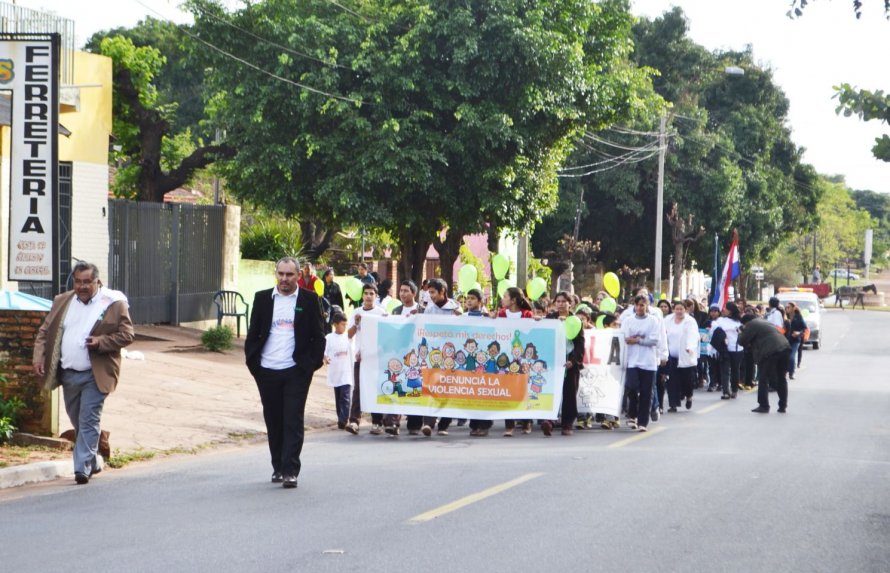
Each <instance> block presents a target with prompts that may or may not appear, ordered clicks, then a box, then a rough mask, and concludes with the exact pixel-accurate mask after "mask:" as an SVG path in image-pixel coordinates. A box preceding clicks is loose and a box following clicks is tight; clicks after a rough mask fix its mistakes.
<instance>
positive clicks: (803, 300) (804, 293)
mask: <svg viewBox="0 0 890 573" xmlns="http://www.w3.org/2000/svg"><path fill="white" fill-rule="evenodd" d="M776 298H778V299H779V302H780V303H781V304H782V306H784V305H785V303H786V302H789V301H790V302H793V303H794V304H796V305H797V306H798V307H800V312H801V313H802V314H804V315H806V316H804V320H805V321H806V323H807V328H809V329H810V338H809V340H807V341H806V342H804V346H806V345H807V344H809V345H811V346H812V347H813V350H819V346H821V345H822V306H821V305H820V304H819V297H818V296H816V293H814V292H813V289H811V288H780V289H779V292H778V293H776ZM804 311H806V312H804Z"/></svg>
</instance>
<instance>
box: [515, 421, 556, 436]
mask: <svg viewBox="0 0 890 573" xmlns="http://www.w3.org/2000/svg"><path fill="white" fill-rule="evenodd" d="M530 431H531V428H529V432H530ZM541 431H542V432H544V435H545V436H549V435H551V434H552V433H553V422H550V421H547V420H544V421H543V422H541ZM522 432H523V433H528V432H526V431H525V427H523V428H522Z"/></svg>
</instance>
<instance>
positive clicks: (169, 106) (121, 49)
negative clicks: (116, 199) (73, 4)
mask: <svg viewBox="0 0 890 573" xmlns="http://www.w3.org/2000/svg"><path fill="white" fill-rule="evenodd" d="M171 26H173V25H170V24H165V23H161V22H158V21H156V20H151V19H149V20H147V21H145V22H142V23H140V24H139V26H137V27H136V29H134V31H132V34H133V35H134V36H135V37H137V38H138V39H140V40H141V41H145V42H148V41H151V40H156V42H157V43H158V44H160V45H162V46H164V49H166V50H169V51H173V52H176V51H177V50H180V49H181V48H180V47H179V43H178V39H177V38H176V37H175V34H174V30H173V29H171ZM88 48H91V49H94V50H97V51H98V52H99V53H101V54H102V55H105V56H108V57H110V58H111V59H112V61H113V68H112V69H113V71H112V74H113V82H114V95H113V132H114V136H115V141H116V145H117V146H119V147H120V150H119V151H115V152H113V153H112V159H113V160H115V162H117V163H119V164H120V165H121V167H120V169H119V170H118V176H117V179H116V181H115V193H116V194H118V195H122V196H132V197H135V198H137V199H140V200H142V201H153V202H161V201H163V200H164V194H165V193H167V192H168V191H172V190H173V189H176V188H177V187H180V186H182V185H184V184H185V183H187V182H188V181H189V180H190V179H191V177H192V176H193V175H194V173H195V171H197V170H199V169H202V168H204V167H206V166H208V165H210V164H211V163H213V162H214V161H215V160H216V159H219V158H221V157H227V156H229V155H231V151H232V150H231V149H230V148H228V147H227V146H225V145H202V144H201V142H200V141H199V140H197V139H196V138H194V137H193V135H192V132H191V126H189V125H187V126H185V127H181V128H180V129H179V130H177V129H176V117H177V116H176V111H177V109H178V107H179V104H178V103H177V101H176V99H174V98H177V97H179V96H180V95H182V94H183V91H182V90H181V89H179V90H176V89H173V88H172V85H188V86H192V87H191V88H190V89H196V88H194V86H196V85H197V86H200V85H201V80H200V75H197V77H195V76H194V75H193V76H192V77H190V78H186V77H182V76H183V74H178V76H179V77H178V80H177V82H176V83H175V84H167V85H166V86H165V87H166V88H167V89H166V91H164V92H161V91H159V89H158V78H159V76H160V74H161V72H162V70H164V69H165V66H167V64H168V60H167V58H166V57H165V56H164V55H163V53H162V50H161V49H159V48H157V47H155V46H153V45H149V44H145V45H141V46H137V45H136V44H135V43H134V42H133V40H132V39H130V38H129V37H127V36H124V35H108V33H99V34H96V35H94V36H93V38H92V39H91V40H90V42H89V43H88ZM180 71H181V70H180ZM171 75H173V74H171ZM188 80H190V81H188ZM194 99H195V98H183V100H184V101H186V102H187V103H188V104H189V108H190V109H193V108H194V103H193V102H194Z"/></svg>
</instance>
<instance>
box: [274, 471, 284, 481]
mask: <svg viewBox="0 0 890 573" xmlns="http://www.w3.org/2000/svg"><path fill="white" fill-rule="evenodd" d="M283 480H284V477H283V476H282V475H281V472H275V473H273V474H272V483H281V482H282V481H283Z"/></svg>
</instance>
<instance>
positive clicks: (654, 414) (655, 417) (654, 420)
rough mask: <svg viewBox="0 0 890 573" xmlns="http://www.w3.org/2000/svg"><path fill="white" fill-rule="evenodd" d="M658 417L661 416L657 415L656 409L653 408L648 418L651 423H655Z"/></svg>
mask: <svg viewBox="0 0 890 573" xmlns="http://www.w3.org/2000/svg"><path fill="white" fill-rule="evenodd" d="M660 415H661V414H659V413H658V408H654V409H653V410H652V412H650V413H649V417H650V418H652V421H653V422H657V421H658V417H659V416H660Z"/></svg>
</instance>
